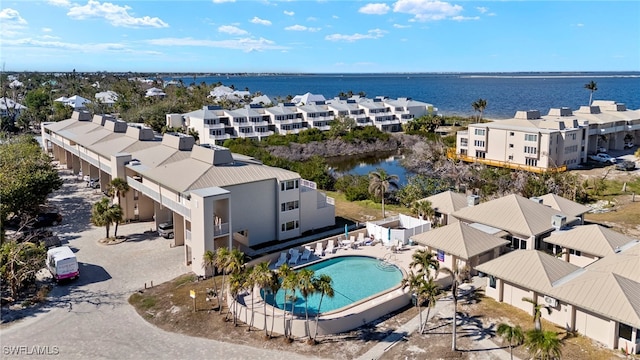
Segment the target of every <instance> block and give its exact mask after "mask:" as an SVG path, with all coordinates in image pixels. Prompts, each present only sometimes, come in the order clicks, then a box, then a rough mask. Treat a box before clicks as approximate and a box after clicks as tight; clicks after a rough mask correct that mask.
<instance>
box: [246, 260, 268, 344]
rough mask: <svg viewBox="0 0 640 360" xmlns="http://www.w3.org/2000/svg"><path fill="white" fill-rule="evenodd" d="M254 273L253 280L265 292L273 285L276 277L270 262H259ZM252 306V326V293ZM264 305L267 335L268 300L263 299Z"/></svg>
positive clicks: (265, 333)
mask: <svg viewBox="0 0 640 360" xmlns="http://www.w3.org/2000/svg"><path fill="white" fill-rule="evenodd" d="M251 274H252V275H253V281H254V282H255V284H256V286H258V287H259V288H260V289H262V290H263V291H264V292H265V295H266V292H267V290H268V289H269V287H270V286H271V283H272V282H273V278H274V274H273V271H271V269H269V263H268V262H266V261H263V262H261V263H259V264H258V265H256V266H255V267H254V268H253V272H252V273H251ZM251 296H252V298H251V306H252V310H251V313H252V315H251V326H253V295H251ZM262 306H263V314H264V329H263V330H264V335H265V337H266V336H267V335H268V334H267V302H266V301H263V302H262Z"/></svg>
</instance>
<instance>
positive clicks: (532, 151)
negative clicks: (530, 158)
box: [524, 146, 538, 155]
mask: <svg viewBox="0 0 640 360" xmlns="http://www.w3.org/2000/svg"><path fill="white" fill-rule="evenodd" d="M524 153H525V154H533V155H535V154H537V153H538V148H536V147H534V146H525V147H524Z"/></svg>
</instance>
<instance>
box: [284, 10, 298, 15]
mask: <svg viewBox="0 0 640 360" xmlns="http://www.w3.org/2000/svg"><path fill="white" fill-rule="evenodd" d="M284 14H285V15H289V16H293V15H295V14H296V13H294V12H293V11H287V10H285V11H284Z"/></svg>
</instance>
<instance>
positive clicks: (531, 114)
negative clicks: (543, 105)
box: [515, 110, 540, 120]
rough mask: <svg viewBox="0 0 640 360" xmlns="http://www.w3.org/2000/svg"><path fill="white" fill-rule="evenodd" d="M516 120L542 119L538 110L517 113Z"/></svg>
mask: <svg viewBox="0 0 640 360" xmlns="http://www.w3.org/2000/svg"><path fill="white" fill-rule="evenodd" d="M515 118H516V119H525V120H535V119H540V111H538V110H527V111H517V112H516V116H515Z"/></svg>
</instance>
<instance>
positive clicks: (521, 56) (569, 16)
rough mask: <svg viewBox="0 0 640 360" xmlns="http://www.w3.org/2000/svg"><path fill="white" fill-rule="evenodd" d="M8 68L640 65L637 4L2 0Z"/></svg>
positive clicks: (2, 52)
mask: <svg viewBox="0 0 640 360" xmlns="http://www.w3.org/2000/svg"><path fill="white" fill-rule="evenodd" d="M0 6H1V7H0V24H1V25H0V26H1V29H0V30H1V31H0V60H1V61H2V63H3V64H4V66H5V69H6V70H11V71H22V70H35V71H71V70H72V69H76V70H77V71H143V72H147V71H148V72H305V73H340V72H344V73H352V72H356V73H358V72H371V73H377V72H467V71H468V72H473V71H479V72H498V71H639V70H640V20H639V19H640V2H639V1H602V2H599V1H537V2H530V1H450V2H446V1H432V0H398V1H390V2H385V1H331V0H322V1H284V0H283V1H274V0H263V1H257V0H256V1H248V0H245V1H243V0H236V1H232V0H192V1H182V0H180V1H179V0H173V1H169V0H164V1H154V0H124V1H120V0H111V1H101V0H76V1H73V0H41V1H35V0H19V1H15V0H14V1H12V0H2V3H1V5H0Z"/></svg>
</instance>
